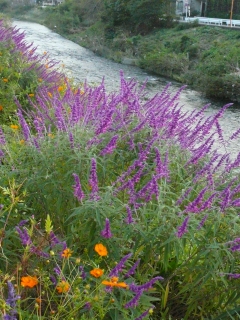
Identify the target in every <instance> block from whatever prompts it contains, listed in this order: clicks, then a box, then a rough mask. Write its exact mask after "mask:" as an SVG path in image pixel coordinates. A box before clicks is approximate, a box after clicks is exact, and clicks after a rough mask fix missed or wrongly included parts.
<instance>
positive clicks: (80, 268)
mask: <svg viewBox="0 0 240 320" xmlns="http://www.w3.org/2000/svg"><path fill="white" fill-rule="evenodd" d="M79 271H80V272H81V278H82V279H83V280H84V279H86V277H87V275H86V272H85V271H84V267H83V266H79Z"/></svg>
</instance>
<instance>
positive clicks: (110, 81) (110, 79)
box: [13, 20, 240, 157]
mask: <svg viewBox="0 0 240 320" xmlns="http://www.w3.org/2000/svg"><path fill="white" fill-rule="evenodd" d="M13 26H16V28H17V29H20V30H21V31H24V32H25V39H26V41H27V42H28V43H32V42H33V46H34V47H37V52H38V53H39V54H43V52H48V53H49V55H50V57H51V58H52V59H55V60H57V61H60V63H61V64H62V65H64V73H66V75H67V76H68V77H71V78H73V79H74V81H75V82H77V83H82V82H83V81H85V80H87V82H88V83H93V84H99V83H100V82H101V81H102V78H103V77H104V79H105V84H106V88H107V90H111V91H112V90H117V89H118V86H119V79H120V77H119V71H120V70H122V71H123V72H124V75H125V78H128V79H131V78H134V79H136V80H137V81H138V82H140V83H143V82H145V80H146V79H148V85H147V90H148V95H149V96H151V95H153V94H155V93H157V92H161V91H162V89H163V88H164V87H165V86H166V85H167V84H168V83H169V82H171V84H172V85H171V87H170V90H171V91H172V92H176V91H177V90H178V89H179V88H180V87H181V86H182V84H179V83H177V82H174V81H172V80H169V79H166V78H162V77H158V76H156V75H152V74H149V73H147V72H145V71H144V70H142V69H140V68H138V67H135V66H128V65H123V64H120V63H115V62H113V61H110V60H107V59H105V58H102V57H99V56H97V55H96V54H94V53H93V52H91V51H90V50H88V49H86V48H83V47H81V46H79V45H78V44H76V43H74V42H72V41H70V40H67V39H65V38H63V37H62V36H60V35H59V34H57V33H55V32H53V31H51V30H50V29H48V28H46V27H44V26H42V25H40V24H37V23H32V22H25V21H16V20H14V21H13ZM207 103H211V106H210V107H209V108H208V110H207V111H206V115H209V114H213V113H215V112H216V110H218V109H219V108H221V107H222V106H223V105H224V104H226V103H227V101H224V102H221V101H213V100H209V99H206V98H205V97H203V96H202V95H201V94H200V93H199V92H196V91H194V90H191V89H190V88H186V89H184V91H183V92H182V93H181V96H180V104H181V105H182V108H183V110H193V109H196V108H197V109H200V108H201V107H203V106H204V105H206V104H207ZM220 123H221V126H222V129H223V132H224V136H225V138H226V139H227V138H228V137H230V136H231V135H232V133H233V132H235V131H236V130H237V129H238V128H239V127H240V105H239V104H237V103H234V104H233V106H232V107H230V108H228V109H227V111H226V112H225V114H224V116H223V117H222V118H221V120H220ZM239 145H240V137H239V138H238V139H237V140H235V141H234V142H232V143H231V144H229V145H228V146H227V151H228V152H230V153H231V155H232V156H233V157H234V156H235V155H237V154H238V152H239ZM217 147H218V148H219V149H222V151H223V152H224V149H223V146H221V145H220V144H219V145H218V146H217Z"/></svg>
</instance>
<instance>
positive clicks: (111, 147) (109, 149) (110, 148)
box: [100, 135, 118, 156]
mask: <svg viewBox="0 0 240 320" xmlns="http://www.w3.org/2000/svg"><path fill="white" fill-rule="evenodd" d="M117 140H118V135H116V136H114V137H112V139H111V140H110V141H109V142H108V144H107V145H106V147H105V148H104V149H103V150H102V151H101V152H100V155H101V156H103V155H105V154H110V153H112V152H113V150H114V149H115V148H116V144H117Z"/></svg>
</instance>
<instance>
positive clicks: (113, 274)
mask: <svg viewBox="0 0 240 320" xmlns="http://www.w3.org/2000/svg"><path fill="white" fill-rule="evenodd" d="M131 256H132V253H129V254H127V255H126V256H124V257H123V258H122V259H121V260H120V262H119V263H118V264H117V265H116V267H115V268H113V269H112V271H111V272H110V273H109V277H110V278H111V277H117V276H118V273H119V272H121V271H122V269H123V267H124V265H125V263H126V261H127V260H128V259H129V258H130V257H131Z"/></svg>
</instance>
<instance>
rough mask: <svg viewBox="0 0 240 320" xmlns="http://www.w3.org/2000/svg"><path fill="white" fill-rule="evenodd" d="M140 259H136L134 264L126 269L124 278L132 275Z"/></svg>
mask: <svg viewBox="0 0 240 320" xmlns="http://www.w3.org/2000/svg"><path fill="white" fill-rule="evenodd" d="M140 261H141V260H140V259H138V260H137V261H136V262H135V263H134V265H133V266H132V267H131V268H130V269H129V270H128V272H127V273H126V274H125V276H124V278H129V277H130V276H132V275H133V274H134V273H135V271H136V269H137V267H138V265H139V263H140Z"/></svg>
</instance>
